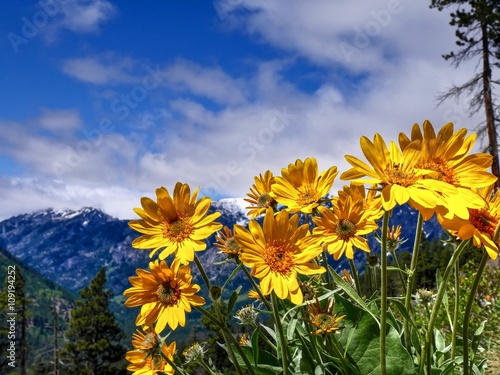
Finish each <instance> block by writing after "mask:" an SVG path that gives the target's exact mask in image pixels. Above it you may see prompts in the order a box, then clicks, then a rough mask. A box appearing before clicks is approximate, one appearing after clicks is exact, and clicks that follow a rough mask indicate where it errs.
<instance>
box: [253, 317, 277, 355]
mask: <svg viewBox="0 0 500 375" xmlns="http://www.w3.org/2000/svg"><path fill="white" fill-rule="evenodd" d="M252 326H253V327H254V328H255V329H258V328H259V326H258V325H257V324H256V323H254V324H252ZM260 332H262V334H261V335H260V337H262V339H263V340H264V341H265V342H266V343H267V345H269V346H270V347H271V349H272V350H274V351H275V352H276V351H278V348H277V347H276V345H274V343H273V342H272V341H271V340H270V339H269V337H267V336H266V335H265V333H264V330H260Z"/></svg>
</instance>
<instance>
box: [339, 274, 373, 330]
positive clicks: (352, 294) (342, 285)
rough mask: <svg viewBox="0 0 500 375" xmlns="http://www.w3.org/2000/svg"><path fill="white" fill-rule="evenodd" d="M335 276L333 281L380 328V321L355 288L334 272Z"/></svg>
mask: <svg viewBox="0 0 500 375" xmlns="http://www.w3.org/2000/svg"><path fill="white" fill-rule="evenodd" d="M332 274H333V279H334V280H335V283H336V284H337V285H338V286H339V287H340V288H341V289H342V290H343V291H344V292H345V293H346V294H347V295H348V296H349V297H351V298H352V300H353V301H355V302H356V303H357V304H358V305H359V306H360V307H361V308H362V309H363V310H364V311H366V312H367V313H368V314H370V315H371V316H372V318H373V319H374V320H375V322H376V323H377V324H378V326H379V327H380V321H379V319H378V317H377V316H376V315H375V314H374V313H373V311H371V309H370V308H369V307H368V305H367V304H366V303H365V301H364V300H363V298H361V296H359V295H358V293H357V292H356V291H355V290H354V289H353V287H352V286H351V285H350V284H348V283H346V282H345V281H344V279H342V277H340V275H339V274H338V273H337V272H335V271H334V270H332Z"/></svg>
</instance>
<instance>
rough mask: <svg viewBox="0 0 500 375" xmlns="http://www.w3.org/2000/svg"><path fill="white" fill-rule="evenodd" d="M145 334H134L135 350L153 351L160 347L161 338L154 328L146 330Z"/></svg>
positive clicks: (133, 344) (137, 332) (139, 332)
mask: <svg viewBox="0 0 500 375" xmlns="http://www.w3.org/2000/svg"><path fill="white" fill-rule="evenodd" d="M144 332H145V333H143V332H141V331H139V330H136V333H133V334H132V346H133V347H134V349H140V350H145V351H147V350H152V349H154V348H156V347H158V346H159V345H160V342H161V338H160V336H159V335H158V334H157V333H156V330H155V328H154V327H149V328H147V329H145V331H144Z"/></svg>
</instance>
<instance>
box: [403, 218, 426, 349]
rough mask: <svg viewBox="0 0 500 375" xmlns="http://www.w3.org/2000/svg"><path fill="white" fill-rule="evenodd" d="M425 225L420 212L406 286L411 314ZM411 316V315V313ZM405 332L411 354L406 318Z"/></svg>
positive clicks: (407, 301)
mask: <svg viewBox="0 0 500 375" xmlns="http://www.w3.org/2000/svg"><path fill="white" fill-rule="evenodd" d="M423 225H424V218H423V216H422V214H420V212H419V213H418V219H417V227H416V229H415V241H414V242H413V252H412V256H411V263H410V270H409V272H408V287H407V288H406V294H405V309H406V311H407V312H408V314H410V311H411V293H412V292H413V287H414V284H415V272H416V269H417V263H418V252H419V250H420V240H421V238H422V227H423ZM410 316H411V315H410ZM403 332H404V336H405V346H406V350H407V351H408V353H410V355H412V351H411V333H410V322H409V321H408V319H405V320H404V324H403Z"/></svg>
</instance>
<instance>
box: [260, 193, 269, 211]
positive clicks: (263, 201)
mask: <svg viewBox="0 0 500 375" xmlns="http://www.w3.org/2000/svg"><path fill="white" fill-rule="evenodd" d="M270 202H271V197H270V196H269V194H268V193H264V194H261V195H260V196H259V199H257V207H259V208H266V207H268V206H269V203H270Z"/></svg>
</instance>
